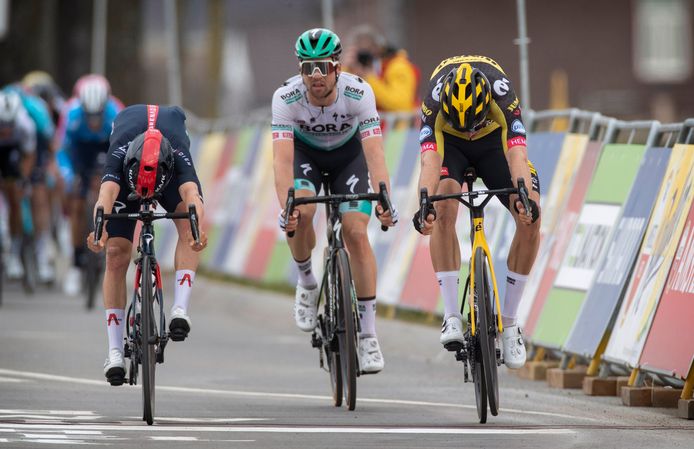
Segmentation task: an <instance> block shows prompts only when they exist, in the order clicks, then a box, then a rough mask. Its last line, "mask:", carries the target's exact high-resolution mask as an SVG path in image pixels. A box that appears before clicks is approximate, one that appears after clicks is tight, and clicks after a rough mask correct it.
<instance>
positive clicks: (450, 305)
mask: <svg viewBox="0 0 694 449" xmlns="http://www.w3.org/2000/svg"><path fill="white" fill-rule="evenodd" d="M436 279H438V280H439V288H440V289H441V296H443V311H444V314H443V319H444V320H447V319H448V318H450V317H452V316H457V317H458V318H461V317H462V315H461V314H460V304H459V303H458V284H459V282H460V281H459V280H458V272H457V271H438V272H437V273H436Z"/></svg>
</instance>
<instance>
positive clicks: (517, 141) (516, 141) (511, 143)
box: [506, 136, 526, 148]
mask: <svg viewBox="0 0 694 449" xmlns="http://www.w3.org/2000/svg"><path fill="white" fill-rule="evenodd" d="M516 145H520V146H526V145H525V137H523V136H516V137H514V138H512V139H508V140H507V141H506V146H508V148H511V147H515V146H516Z"/></svg>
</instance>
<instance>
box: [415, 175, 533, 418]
mask: <svg viewBox="0 0 694 449" xmlns="http://www.w3.org/2000/svg"><path fill="white" fill-rule="evenodd" d="M476 179H477V176H476V174H475V171H474V170H473V169H468V171H467V172H466V173H465V183H466V184H467V190H468V191H467V192H460V193H451V194H443V195H433V196H428V193H427V189H426V188H422V189H421V191H420V208H419V220H420V223H423V222H424V220H425V218H426V216H427V215H428V214H429V213H430V211H431V208H432V203H434V202H436V201H443V200H448V199H455V200H458V201H459V202H461V203H462V204H464V205H465V206H466V207H467V208H468V209H469V211H470V243H471V244H472V257H471V258H470V267H469V268H470V269H469V271H468V273H469V274H468V277H467V281H466V282H465V289H464V292H463V300H462V304H461V307H460V312H461V314H464V309H465V299H466V298H468V293H470V296H469V312H468V315H467V323H468V326H467V328H466V330H465V333H464V343H463V344H461V343H459V342H452V343H449V344H447V345H446V346H445V347H446V349H448V350H449V351H452V352H455V358H456V360H458V361H460V362H463V373H464V380H465V382H469V381H470V378H469V375H468V367H469V369H470V371H471V372H472V379H473V382H474V384H475V399H476V402H477V415H478V416H479V419H480V423H482V424H484V423H486V422H487V405H488V406H489V411H490V412H491V414H492V415H494V416H496V415H497V414H498V413H499V380H498V373H497V367H498V366H499V365H501V363H502V362H503V360H502V357H501V351H500V349H499V347H498V340H497V338H498V337H499V336H500V335H501V333H502V332H503V326H502V323H501V306H500V304H499V291H498V289H497V283H496V275H495V274H494V266H493V264H492V256H491V252H490V250H489V246H488V245H487V240H486V238H485V235H484V207H485V206H486V205H487V203H489V201H491V199H492V198H493V197H494V196H497V195H514V194H516V195H518V196H519V198H520V201H521V202H522V203H523V206H524V207H525V210H526V211H527V213H528V214H529V211H530V203H529V200H528V190H527V189H526V187H525V181H524V180H523V178H518V180H517V186H518V188H507V189H496V190H477V191H475V190H473V188H472V185H473V183H474V182H475V180H476ZM479 196H485V198H484V199H483V200H482V202H481V203H480V204H475V199H477V198H478V197H479ZM464 198H467V200H465V199H464Z"/></svg>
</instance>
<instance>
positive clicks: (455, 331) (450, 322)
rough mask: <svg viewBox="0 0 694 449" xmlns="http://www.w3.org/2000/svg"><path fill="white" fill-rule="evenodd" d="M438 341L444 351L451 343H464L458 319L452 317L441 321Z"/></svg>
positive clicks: (461, 327) (461, 325) (461, 326)
mask: <svg viewBox="0 0 694 449" xmlns="http://www.w3.org/2000/svg"><path fill="white" fill-rule="evenodd" d="M439 341H440V342H441V344H442V345H443V346H444V347H445V348H446V349H448V346H449V345H451V343H460V344H462V343H463V342H464V341H465V338H464V336H463V322H462V320H461V319H460V317H457V316H455V315H453V316H449V317H448V318H446V319H445V320H444V321H443V325H442V326H441V337H439Z"/></svg>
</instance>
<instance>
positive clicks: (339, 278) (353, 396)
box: [334, 249, 358, 410]
mask: <svg viewBox="0 0 694 449" xmlns="http://www.w3.org/2000/svg"><path fill="white" fill-rule="evenodd" d="M334 269H335V277H334V279H335V282H336V285H335V287H336V289H335V291H336V294H337V299H338V301H337V320H338V342H339V346H340V362H341V365H342V385H343V390H344V396H345V402H346V405H347V408H348V409H349V410H354V409H355V408H356V406H357V374H358V367H357V338H358V336H357V322H356V319H357V313H356V306H355V304H354V298H353V297H352V274H351V272H350V269H349V258H348V256H347V252H346V251H345V250H344V249H340V250H338V251H337V254H336V257H335V266H334Z"/></svg>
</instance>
